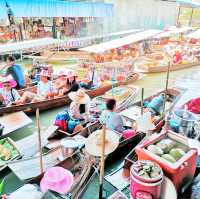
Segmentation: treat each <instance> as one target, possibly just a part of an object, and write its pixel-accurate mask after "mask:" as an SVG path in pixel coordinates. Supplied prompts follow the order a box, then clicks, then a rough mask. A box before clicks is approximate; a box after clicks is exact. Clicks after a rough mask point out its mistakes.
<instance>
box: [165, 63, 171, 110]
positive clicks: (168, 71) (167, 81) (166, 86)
mask: <svg viewBox="0 0 200 199" xmlns="http://www.w3.org/2000/svg"><path fill="white" fill-rule="evenodd" d="M169 73H170V61H169V62H168V67H167V78H166V84H165V99H164V105H163V113H164V112H165V106H166V101H167V90H168V85H169Z"/></svg>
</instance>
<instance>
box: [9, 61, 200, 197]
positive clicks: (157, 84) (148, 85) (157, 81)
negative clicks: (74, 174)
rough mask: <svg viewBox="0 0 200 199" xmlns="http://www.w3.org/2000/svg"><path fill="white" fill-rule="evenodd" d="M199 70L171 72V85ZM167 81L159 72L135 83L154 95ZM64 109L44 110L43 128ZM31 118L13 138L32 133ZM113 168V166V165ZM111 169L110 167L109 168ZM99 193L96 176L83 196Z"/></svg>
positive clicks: (63, 63)
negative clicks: (181, 77) (26, 125)
mask: <svg viewBox="0 0 200 199" xmlns="http://www.w3.org/2000/svg"><path fill="white" fill-rule="evenodd" d="M22 65H23V66H24V67H25V68H26V69H27V67H29V66H30V62H27V61H25V62H23V63H22ZM64 66H69V64H68V63H65V62H62V63H56V64H55V63H54V68H55V69H58V68H60V67H64ZM199 70H200V66H197V67H193V68H190V69H185V70H181V71H175V72H171V73H170V78H169V86H173V85H174V80H175V79H176V78H177V77H179V76H182V75H184V74H188V73H190V72H192V73H195V72H197V71H199ZM165 82H166V73H159V74H149V75H146V76H144V78H143V79H141V80H139V81H137V82H136V83H135V84H134V85H136V86H139V87H143V88H144V89H145V92H144V94H145V97H147V96H150V95H152V94H153V93H155V92H156V91H157V90H159V89H164V88H165ZM138 98H139V96H138ZM62 109H64V107H62V108H58V109H54V110H49V111H45V112H42V113H41V114H40V116H41V125H42V128H44V129H45V128H47V127H48V126H49V125H50V124H52V123H53V121H54V118H55V115H56V114H57V113H58V112H59V111H61V110H62ZM31 118H32V119H33V123H32V124H30V125H29V126H28V127H25V128H23V129H21V130H18V131H16V132H15V133H12V134H11V135H10V137H11V138H13V139H14V140H19V139H21V138H23V137H25V136H28V135H30V134H31V133H32V132H33V131H34V130H35V117H34V116H31ZM111 168H112V165H111ZM109 171H110V168H109ZM13 183H14V184H16V182H14V180H13ZM97 193H98V179H97V178H96V179H95V181H94V182H93V184H92V186H90V187H89V188H88V191H87V192H86V193H85V195H84V197H83V198H84V199H97V198H98V194H97Z"/></svg>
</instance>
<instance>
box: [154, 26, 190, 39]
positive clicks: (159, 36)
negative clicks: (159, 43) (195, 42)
mask: <svg viewBox="0 0 200 199" xmlns="http://www.w3.org/2000/svg"><path fill="white" fill-rule="evenodd" d="M189 30H192V28H191V27H183V28H174V29H172V30H169V31H166V32H162V33H160V34H158V35H156V36H155V38H157V39H159V38H163V37H170V36H171V35H173V34H180V33H184V32H187V31H189Z"/></svg>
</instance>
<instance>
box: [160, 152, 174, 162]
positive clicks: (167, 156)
mask: <svg viewBox="0 0 200 199" xmlns="http://www.w3.org/2000/svg"><path fill="white" fill-rule="evenodd" d="M162 158H163V159H165V160H167V161H169V162H171V163H175V162H176V159H175V158H173V156H171V155H169V154H164V155H162Z"/></svg>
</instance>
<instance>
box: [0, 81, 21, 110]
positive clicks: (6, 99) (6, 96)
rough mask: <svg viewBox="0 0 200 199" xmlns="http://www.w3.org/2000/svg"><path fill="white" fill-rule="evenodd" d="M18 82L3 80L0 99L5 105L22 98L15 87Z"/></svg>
mask: <svg viewBox="0 0 200 199" xmlns="http://www.w3.org/2000/svg"><path fill="white" fill-rule="evenodd" d="M15 86H16V82H15V81H12V80H8V81H6V80H5V81H3V82H1V88H0V96H1V97H0V100H1V102H2V103H3V105H5V106H9V105H11V104H14V103H15V102H16V101H18V100H19V99H20V95H19V93H18V91H17V90H16V89H15Z"/></svg>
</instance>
